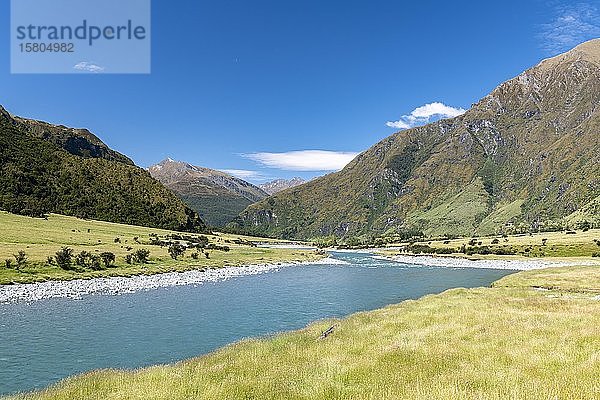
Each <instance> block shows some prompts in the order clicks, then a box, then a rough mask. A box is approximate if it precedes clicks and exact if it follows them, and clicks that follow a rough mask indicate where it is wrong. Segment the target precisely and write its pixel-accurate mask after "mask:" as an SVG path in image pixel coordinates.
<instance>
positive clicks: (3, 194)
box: [0, 107, 206, 230]
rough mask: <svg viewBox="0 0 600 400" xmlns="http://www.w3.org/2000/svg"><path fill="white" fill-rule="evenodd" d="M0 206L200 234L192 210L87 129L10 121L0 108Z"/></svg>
mask: <svg viewBox="0 0 600 400" xmlns="http://www.w3.org/2000/svg"><path fill="white" fill-rule="evenodd" d="M0 209H3V210H6V211H9V212H13V213H17V214H25V215H32V216H39V215H42V214H43V213H48V212H54V213H60V214H66V215H72V216H77V217H82V218H93V219H98V220H103V221H110V222H119V223H126V224H132V225H143V226H149V227H160V228H166V229H177V230H205V229H206V227H205V225H204V223H203V222H202V221H201V220H200V218H199V217H198V215H197V214H196V213H195V212H194V211H192V210H190V209H189V208H187V207H186V206H185V205H184V204H183V202H181V200H179V199H178V198H177V197H176V196H175V195H173V194H172V193H171V192H170V191H169V190H168V189H166V188H165V187H164V186H162V185H161V184H160V183H159V182H157V181H156V180H154V179H153V178H152V177H151V176H150V174H148V172H146V171H144V170H143V169H141V168H138V167H136V166H135V165H133V162H132V161H131V160H130V159H129V158H127V157H125V156H123V155H122V154H119V153H117V152H115V151H114V150H111V149H109V148H108V147H107V146H106V145H105V144H104V143H102V141H100V139H98V138H97V137H96V136H94V135H92V134H91V133H89V132H88V131H86V130H76V129H71V128H66V127H62V126H54V125H50V124H46V123H43V122H39V121H31V120H27V119H23V118H18V117H13V116H12V115H10V114H9V113H8V112H6V111H5V110H4V109H3V108H2V107H0Z"/></svg>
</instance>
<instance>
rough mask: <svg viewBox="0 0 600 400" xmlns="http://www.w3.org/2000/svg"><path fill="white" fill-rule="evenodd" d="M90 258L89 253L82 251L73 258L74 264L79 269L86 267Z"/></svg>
mask: <svg viewBox="0 0 600 400" xmlns="http://www.w3.org/2000/svg"><path fill="white" fill-rule="evenodd" d="M90 256H91V254H90V253H89V252H87V251H85V250H83V251H82V252H81V253H79V254H77V255H76V256H75V264H77V265H79V266H80V267H87V266H88V265H87V263H88V260H89V258H90Z"/></svg>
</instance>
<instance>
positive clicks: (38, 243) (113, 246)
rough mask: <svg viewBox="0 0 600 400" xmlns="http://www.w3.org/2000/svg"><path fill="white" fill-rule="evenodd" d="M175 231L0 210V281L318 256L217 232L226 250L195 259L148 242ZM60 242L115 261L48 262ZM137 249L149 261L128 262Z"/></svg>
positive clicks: (215, 239)
mask: <svg viewBox="0 0 600 400" xmlns="http://www.w3.org/2000/svg"><path fill="white" fill-rule="evenodd" d="M176 233H177V232H171V231H166V230H161V229H153V228H144V227H139V226H132V225H122V224H114V223H109V222H100V221H91V220H82V219H77V218H73V217H66V216H62V215H54V214H51V215H49V216H48V219H47V220H45V219H42V218H29V217H24V216H19V215H14V214H9V213H6V212H2V211H0V284H9V283H31V282H40V281H45V280H51V279H52V280H67V279H77V278H92V277H105V276H130V275H139V274H154V273H159V272H171V271H185V270H190V269H198V268H207V267H222V266H224V265H247V264H260V263H274V262H285V261H305V260H312V259H316V258H319V257H321V256H319V255H318V254H316V253H315V252H312V251H307V250H290V249H270V248H260V247H251V246H250V245H249V244H248V243H247V242H248V241H249V240H254V241H256V240H260V241H261V242H262V241H267V242H268V241H270V240H269V239H257V238H249V237H245V236H240V235H230V234H220V233H219V234H215V235H205V236H207V237H208V239H209V242H210V243H211V244H215V245H218V246H227V247H229V248H230V251H228V252H225V251H220V250H208V251H207V252H208V253H209V258H206V256H205V255H204V254H200V256H199V258H198V259H193V258H192V257H191V255H192V253H193V251H192V250H188V251H186V253H185V254H184V255H183V256H182V257H180V258H179V259H177V260H173V259H172V258H171V257H170V255H169V253H168V249H167V247H160V246H156V245H152V244H150V234H156V235H158V236H159V237H161V238H163V237H166V236H167V235H172V234H176ZM196 236H198V235H196ZM117 239H118V240H117ZM236 242H238V243H236ZM63 246H68V247H70V248H72V249H73V250H74V252H75V253H78V252H80V251H82V250H85V251H88V252H90V253H92V254H100V253H102V252H112V253H114V254H115V256H116V262H115V266H114V267H111V268H106V269H103V270H99V271H94V270H91V269H85V270H82V271H80V272H75V271H66V270H63V269H61V268H59V267H58V266H56V265H49V264H48V263H47V258H48V257H49V256H54V255H55V253H56V252H57V251H58V250H60V249H61V248H62V247H63ZM138 249H147V250H148V251H150V262H149V263H148V264H127V263H126V262H125V257H126V255H127V254H130V253H132V252H135V251H136V250H138ZM21 250H22V251H24V252H25V253H26V255H27V258H28V261H27V264H26V266H24V267H23V268H21V269H19V270H17V269H15V268H14V266H15V259H14V256H13V255H14V254H16V253H18V252H19V251H21ZM6 259H10V260H11V261H12V268H6V266H5V262H4V260H6Z"/></svg>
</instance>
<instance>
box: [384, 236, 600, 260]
mask: <svg viewBox="0 0 600 400" xmlns="http://www.w3.org/2000/svg"><path fill="white" fill-rule="evenodd" d="M569 232H570V233H567V232H565V231H562V232H543V233H534V234H521V235H511V236H506V237H503V236H487V237H478V238H470V237H468V238H459V239H453V240H446V239H438V240H431V241H423V242H417V243H416V244H421V245H428V246H430V247H434V248H453V249H459V248H461V247H462V246H469V245H470V244H469V243H470V242H471V243H475V246H488V247H490V248H492V249H493V248H500V247H503V248H507V249H508V248H510V249H513V250H515V252H516V255H517V256H519V257H520V258H522V257H591V256H592V255H593V254H595V253H599V254H600V229H590V230H588V231H582V230H577V231H569ZM472 241H473V242H472ZM406 244H407V243H391V244H389V246H392V247H395V246H404V245H406ZM388 254H395V252H394V251H391V252H389V253H388Z"/></svg>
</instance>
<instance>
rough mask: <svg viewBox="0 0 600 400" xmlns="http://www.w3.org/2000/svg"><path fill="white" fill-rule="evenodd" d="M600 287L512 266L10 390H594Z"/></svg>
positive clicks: (570, 395) (74, 394)
mask: <svg viewBox="0 0 600 400" xmlns="http://www.w3.org/2000/svg"><path fill="white" fill-rule="evenodd" d="M599 293H600V267H569V268H554V269H548V270H536V271H529V272H521V273H517V274H514V275H510V276H507V277H505V278H503V279H501V280H499V281H497V282H495V283H494V284H493V286H492V287H490V288H477V289H452V290H448V291H446V292H444V293H442V294H439V295H430V296H426V297H423V298H421V299H419V300H414V301H405V302H403V303H400V304H397V305H392V306H388V307H385V308H383V309H380V310H376V311H372V312H364V313H358V314H354V315H352V316H350V317H348V318H346V319H343V320H327V321H319V322H316V323H314V324H312V325H310V326H308V327H307V328H305V329H303V330H300V331H296V332H291V333H284V334H281V335H277V336H275V337H271V338H265V339H256V340H247V341H243V342H240V343H237V344H234V345H231V346H228V347H226V348H224V349H222V350H219V351H217V352H215V353H212V354H209V355H207V356H203V357H199V358H196V359H191V360H188V361H185V362H181V363H178V364H174V365H162V366H155V367H151V368H144V369H140V370H135V371H122V370H102V371H94V372H90V373H87V374H84V375H81V376H77V377H74V378H70V379H67V380H64V381H62V382H60V383H58V384H57V385H55V386H53V387H50V388H48V389H46V390H44V391H40V392H36V393H31V394H25V395H19V396H15V397H11V398H10V399H12V400H16V399H19V400H25V399H27V400H71V399H81V400H84V399H88V400H92V399H98V400H99V399H132V400H133V399H140V400H141V399H144V400H150V399H156V400H158V399H165V400H166V399H175V400H176V399H180V400H184V399H186V400H188V399H314V400H317V399H318V400H322V399H377V400H380V399H423V400H425V399H448V400H450V399H451V400H454V399H597V398H598V394H599V393H600V380H598V376H600V331H599V330H598V326H600V298H599V297H598V294H599ZM330 326H334V330H333V333H332V334H331V335H329V336H328V337H326V338H325V339H318V338H319V336H320V334H321V332H323V331H324V330H326V329H327V328H329V327H330Z"/></svg>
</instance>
